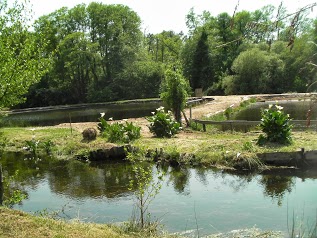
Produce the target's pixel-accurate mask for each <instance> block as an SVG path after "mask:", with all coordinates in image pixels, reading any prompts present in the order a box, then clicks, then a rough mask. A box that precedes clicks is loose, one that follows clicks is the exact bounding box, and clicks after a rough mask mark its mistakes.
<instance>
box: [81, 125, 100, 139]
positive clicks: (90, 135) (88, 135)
mask: <svg viewBox="0 0 317 238" xmlns="http://www.w3.org/2000/svg"><path fill="white" fill-rule="evenodd" d="M82 134H83V140H84V141H92V140H95V139H96V137H97V131H96V129H95V128H87V129H85V130H84V131H83V132H82Z"/></svg>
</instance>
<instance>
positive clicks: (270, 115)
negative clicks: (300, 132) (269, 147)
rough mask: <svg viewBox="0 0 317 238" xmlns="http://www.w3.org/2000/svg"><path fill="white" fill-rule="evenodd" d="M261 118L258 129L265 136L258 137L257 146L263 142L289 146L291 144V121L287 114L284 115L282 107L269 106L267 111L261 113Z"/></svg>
mask: <svg viewBox="0 0 317 238" xmlns="http://www.w3.org/2000/svg"><path fill="white" fill-rule="evenodd" d="M261 116H262V119H261V124H260V127H261V129H262V131H263V132H264V133H265V134H266V135H265V136H264V135H260V136H259V138H258V144H260V145H261V144H263V143H265V142H275V143H279V144H290V143H291V142H292V135H291V130H292V125H291V124H290V121H291V119H290V116H289V115H288V114H285V113H284V111H283V107H281V106H279V105H277V104H276V105H274V106H273V105H269V108H268V109H264V110H263V111H262V113H261Z"/></svg>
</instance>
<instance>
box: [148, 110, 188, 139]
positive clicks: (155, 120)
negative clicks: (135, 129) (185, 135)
mask: <svg viewBox="0 0 317 238" xmlns="http://www.w3.org/2000/svg"><path fill="white" fill-rule="evenodd" d="M152 114H153V116H150V117H147V118H146V119H147V120H148V121H149V122H150V125H149V126H148V127H149V129H150V131H151V133H153V134H154V135H155V136H157V137H160V138H163V137H167V138H170V137H172V136H173V135H175V134H177V133H178V132H179V131H180V130H181V129H182V128H181V125H180V124H179V123H178V122H176V121H175V120H174V118H173V114H172V112H171V111H168V112H165V111H164V107H159V108H158V109H156V111H155V112H152Z"/></svg>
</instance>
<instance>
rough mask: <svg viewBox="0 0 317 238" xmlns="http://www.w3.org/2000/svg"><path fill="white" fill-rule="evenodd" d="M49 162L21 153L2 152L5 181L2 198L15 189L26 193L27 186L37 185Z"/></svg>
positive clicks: (43, 175) (7, 196) (10, 194)
mask: <svg viewBox="0 0 317 238" xmlns="http://www.w3.org/2000/svg"><path fill="white" fill-rule="evenodd" d="M51 162H52V161H44V160H41V159H38V158H29V157H28V156H26V155H24V154H22V153H4V154H3V155H2V156H1V163H2V168H3V176H4V179H5V181H6V186H5V188H4V198H9V197H11V196H12V194H13V191H15V190H20V191H21V192H22V193H23V194H25V195H28V194H27V190H28V188H31V189H34V188H36V187H37V186H38V184H39V183H40V181H41V179H43V178H44V177H45V173H46V169H47V168H48V167H49V166H50V164H51Z"/></svg>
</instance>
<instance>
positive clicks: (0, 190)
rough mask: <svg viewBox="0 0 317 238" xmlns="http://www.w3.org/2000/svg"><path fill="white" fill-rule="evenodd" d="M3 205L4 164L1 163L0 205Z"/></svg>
mask: <svg viewBox="0 0 317 238" xmlns="http://www.w3.org/2000/svg"><path fill="white" fill-rule="evenodd" d="M2 205H3V176H2V166H1V164H0V206H2Z"/></svg>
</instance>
